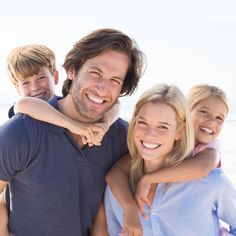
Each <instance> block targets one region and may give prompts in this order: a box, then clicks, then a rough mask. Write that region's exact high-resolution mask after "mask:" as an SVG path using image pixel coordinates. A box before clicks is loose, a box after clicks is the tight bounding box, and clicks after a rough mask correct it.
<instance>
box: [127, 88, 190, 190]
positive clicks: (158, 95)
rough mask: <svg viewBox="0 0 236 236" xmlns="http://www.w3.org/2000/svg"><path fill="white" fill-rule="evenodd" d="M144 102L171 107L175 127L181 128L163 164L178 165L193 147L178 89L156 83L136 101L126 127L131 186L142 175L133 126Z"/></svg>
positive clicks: (185, 111)
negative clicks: (173, 112)
mask: <svg viewBox="0 0 236 236" xmlns="http://www.w3.org/2000/svg"><path fill="white" fill-rule="evenodd" d="M146 103H162V104H166V105H168V106H170V107H172V108H173V109H174V111H175V113H176V122H177V129H180V130H181V135H180V139H179V140H176V141H175V143H174V147H173V149H172V151H171V152H170V153H169V154H168V156H167V157H166V159H165V164H164V166H173V165H178V164H179V163H181V162H182V161H183V160H184V159H186V158H187V157H188V156H189V154H190V153H191V152H192V150H193V147H194V133H193V127H192V123H191V119H190V113H189V108H188V105H187V101H186V99H185V96H184V95H183V93H182V92H181V91H180V89H179V88H177V87H176V86H174V85H167V84H158V85H156V86H154V87H152V88H151V89H149V90H147V91H146V92H145V93H143V94H142V95H141V97H140V98H139V100H138V102H137V103H136V106H135V109H134V113H133V116H132V118H131V121H130V125H129V129H128V136H127V143H128V148H129V152H130V155H131V169H130V180H131V184H132V187H133V188H135V186H136V184H137V182H138V180H139V179H140V178H141V177H142V176H143V164H144V161H143V159H142V157H141V156H140V154H139V152H138V149H137V147H136V145H135V142H134V126H135V124H136V120H137V116H138V114H139V111H140V109H141V108H142V106H143V105H144V104H146Z"/></svg>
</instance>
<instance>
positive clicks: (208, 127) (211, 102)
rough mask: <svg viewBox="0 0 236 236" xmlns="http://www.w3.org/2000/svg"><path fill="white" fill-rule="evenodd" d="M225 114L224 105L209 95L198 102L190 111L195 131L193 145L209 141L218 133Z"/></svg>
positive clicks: (225, 108)
mask: <svg viewBox="0 0 236 236" xmlns="http://www.w3.org/2000/svg"><path fill="white" fill-rule="evenodd" d="M226 115H227V107H226V105H225V104H224V103H223V102H222V101H221V100H220V99H219V98H217V97H215V96H211V97H208V98H207V99H204V100H202V101H201V102H199V103H198V104H197V105H196V107H195V108H194V109H193V110H192V111H191V117H192V121H193V126H194V132H195V145H198V144H199V143H205V144H207V143H209V142H211V141H212V140H214V139H215V138H216V137H217V136H218V134H219V133H220V131H221V129H222V126H223V123H224V120H225V118H226Z"/></svg>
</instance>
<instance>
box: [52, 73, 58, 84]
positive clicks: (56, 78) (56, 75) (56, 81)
mask: <svg viewBox="0 0 236 236" xmlns="http://www.w3.org/2000/svg"><path fill="white" fill-rule="evenodd" d="M53 78H54V84H55V85H57V84H58V81H59V74H58V70H55V71H54V73H53Z"/></svg>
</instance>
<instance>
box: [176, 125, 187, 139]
mask: <svg viewBox="0 0 236 236" xmlns="http://www.w3.org/2000/svg"><path fill="white" fill-rule="evenodd" d="M185 127H186V124H185V122H183V123H181V124H179V125H178V128H177V131H176V135H175V140H179V139H180V137H181V136H182V133H183V132H184V131H185Z"/></svg>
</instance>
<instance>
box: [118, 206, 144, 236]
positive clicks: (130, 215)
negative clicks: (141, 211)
mask: <svg viewBox="0 0 236 236" xmlns="http://www.w3.org/2000/svg"><path fill="white" fill-rule="evenodd" d="M126 235H132V236H142V235H143V229H142V225H141V222H140V220H139V215H138V210H137V208H136V207H130V208H127V209H125V210H124V222H123V229H122V232H121V236H126Z"/></svg>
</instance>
